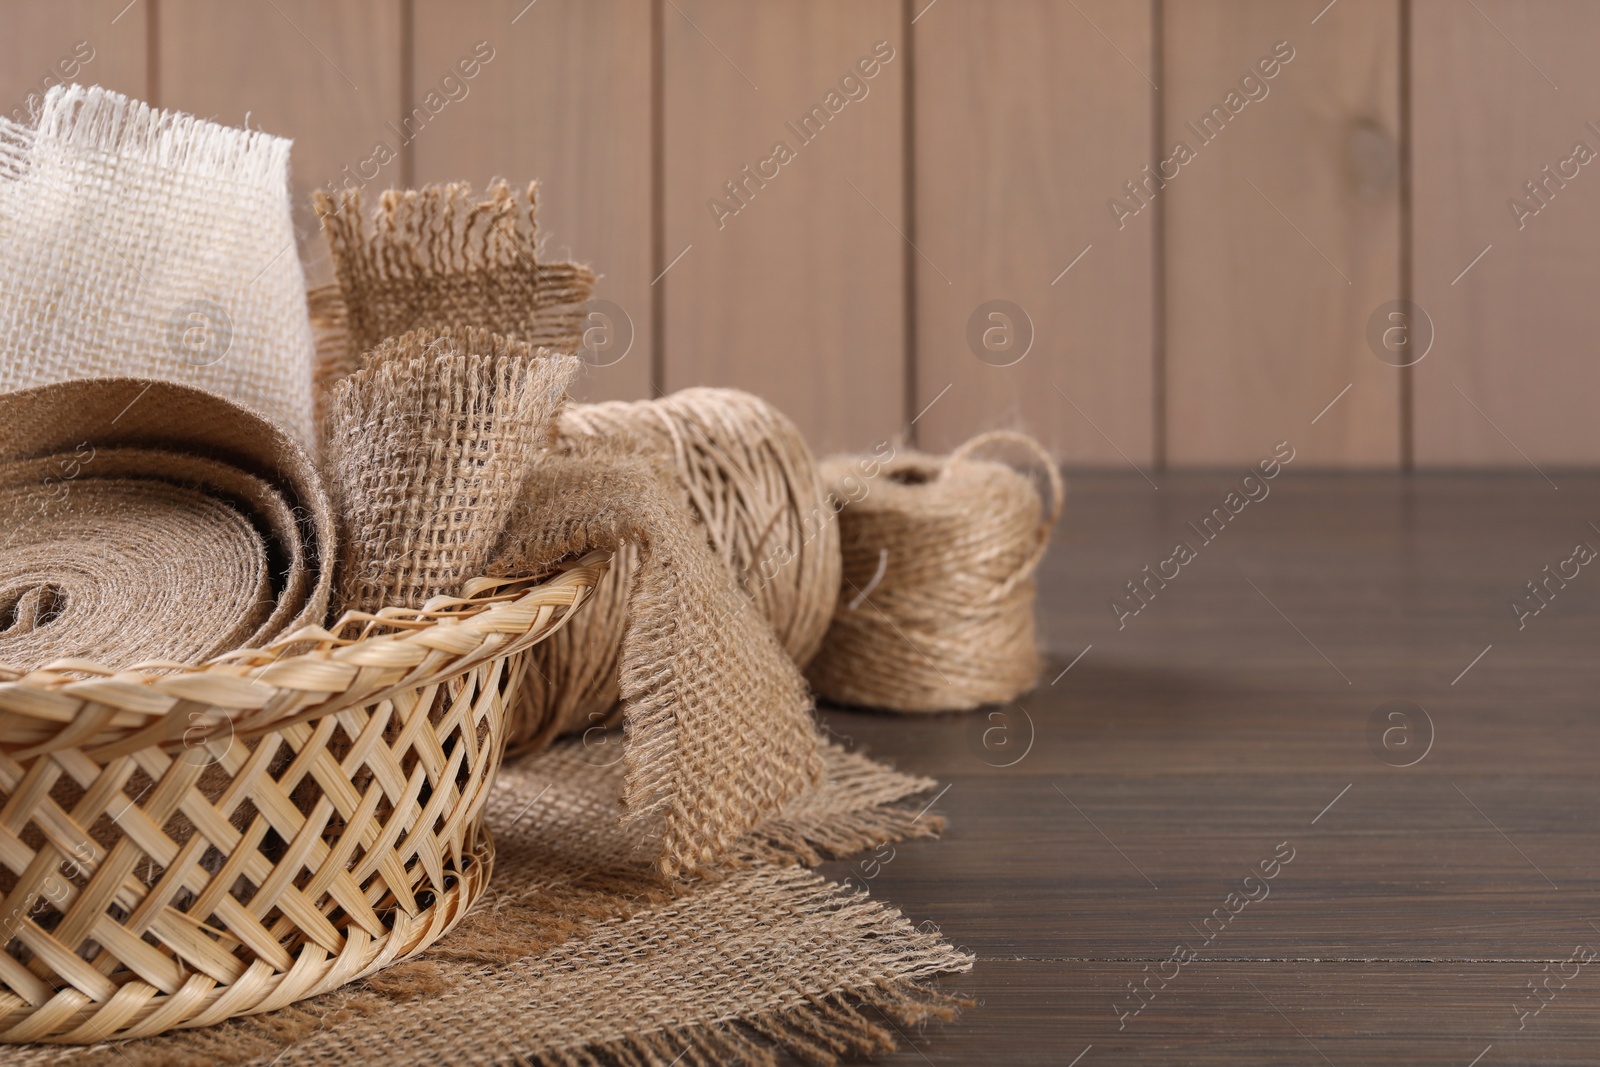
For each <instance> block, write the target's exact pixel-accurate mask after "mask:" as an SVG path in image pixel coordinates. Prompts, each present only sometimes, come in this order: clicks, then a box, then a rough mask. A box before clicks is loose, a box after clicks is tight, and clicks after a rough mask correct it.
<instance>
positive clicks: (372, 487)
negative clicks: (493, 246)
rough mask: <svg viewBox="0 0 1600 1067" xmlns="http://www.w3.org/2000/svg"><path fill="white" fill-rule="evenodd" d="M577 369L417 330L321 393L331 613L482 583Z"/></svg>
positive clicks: (573, 363) (559, 359)
mask: <svg viewBox="0 0 1600 1067" xmlns="http://www.w3.org/2000/svg"><path fill="white" fill-rule="evenodd" d="M577 369H578V361H577V359H576V358H574V357H572V356H553V355H549V354H548V353H542V352H536V351H535V350H534V349H533V347H532V346H531V345H528V344H524V343H522V342H518V341H511V340H507V339H506V338H503V337H499V336H496V335H494V334H491V333H488V332H487V331H484V330H474V329H445V330H416V331H413V332H411V333H407V334H405V335H404V336H401V337H397V338H392V339H390V340H388V341H385V342H384V343H383V344H381V345H379V346H378V347H376V348H375V349H373V350H372V351H371V352H369V353H368V354H367V356H366V357H365V364H364V366H362V367H361V369H360V370H358V371H356V372H355V373H354V374H352V375H350V376H349V377H348V378H345V379H344V380H342V381H340V382H338V383H337V384H336V385H335V386H334V388H333V391H332V394H331V395H330V397H329V399H328V401H327V407H328V422H327V429H326V431H325V434H324V443H323V447H324V451H325V452H326V464H327V470H328V476H329V481H330V484H331V488H332V490H333V496H334V501H335V503H336V504H337V506H338V510H339V515H340V521H341V524H342V528H343V537H342V544H343V552H342V553H341V557H340V567H341V574H340V580H339V588H340V598H339V599H340V606H341V607H342V608H343V609H346V610H359V611H376V610H378V609H379V608H383V607H387V606H390V605H398V606H402V607H420V606H421V605H422V604H423V603H425V602H426V601H427V600H428V599H429V598H430V597H433V596H437V595H439V594H441V593H443V594H448V595H452V596H453V595H455V594H457V593H459V592H460V590H461V586H462V584H463V583H465V582H466V581H468V580H469V579H472V578H477V577H481V576H482V575H483V574H484V572H485V569H486V568H487V567H488V564H489V559H490V555H491V553H492V551H493V549H494V546H495V542H496V541H497V540H498V539H499V537H500V533H501V531H502V530H503V529H504V527H505V524H506V520H507V519H508V518H509V517H510V515H511V513H512V509H513V508H514V507H515V506H516V505H517V502H518V500H517V498H518V494H519V493H520V492H521V490H522V486H523V483H524V482H525V481H526V480H527V477H528V472H529V470H530V468H531V465H532V463H533V459H534V457H535V456H536V455H537V454H538V452H539V451H540V449H541V448H542V447H543V446H544V444H545V442H546V440H547V439H548V437H549V426H550V422H551V419H552V417H553V416H554V414H555V412H556V411H557V410H558V409H559V408H560V406H561V403H562V401H563V400H564V399H565V396H566V388H567V384H568V383H569V382H570V381H571V380H572V377H573V375H574V374H575V373H576V372H577Z"/></svg>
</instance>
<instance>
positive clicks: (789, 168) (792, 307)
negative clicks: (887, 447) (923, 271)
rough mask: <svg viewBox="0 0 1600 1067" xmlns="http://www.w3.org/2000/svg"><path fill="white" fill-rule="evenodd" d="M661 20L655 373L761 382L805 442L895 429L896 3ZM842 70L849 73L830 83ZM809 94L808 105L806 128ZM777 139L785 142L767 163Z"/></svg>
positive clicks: (780, 7) (693, 8)
mask: <svg viewBox="0 0 1600 1067" xmlns="http://www.w3.org/2000/svg"><path fill="white" fill-rule="evenodd" d="M663 19H664V22H663V34H664V48H665V71H664V77H665V93H666V99H665V101H664V114H665V119H664V121H665V128H664V131H663V136H664V141H665V152H666V159H665V183H666V184H665V191H664V203H665V227H666V229H665V235H666V240H665V251H664V260H665V262H663V263H662V268H663V269H664V270H666V274H665V275H664V276H663V277H662V278H661V280H660V281H659V282H658V283H657V285H656V289H657V294H656V296H657V299H664V300H665V301H666V315H665V322H666V328H665V333H666V340H665V346H666V350H665V360H666V375H665V377H666V388H667V390H668V391H671V390H675V389H681V388H683V387H685V386H689V385H723V386H736V387H739V388H742V389H747V390H749V391H751V392H754V393H758V394H760V395H762V396H764V397H765V398H766V399H768V400H771V401H773V402H775V403H777V404H778V405H779V406H780V407H782V409H783V410H784V411H785V412H786V413H787V414H788V415H789V416H790V417H792V418H793V419H794V420H795V422H796V423H797V424H798V425H799V426H800V428H801V430H802V431H804V432H805V434H806V437H807V439H808V441H810V443H811V445H812V446H813V448H815V449H816V450H817V451H818V452H827V451H832V450H838V449H847V448H866V447H869V446H870V445H871V444H872V443H873V442H875V441H878V440H882V439H885V438H888V437H892V436H894V435H895V434H896V433H897V432H898V431H899V430H900V429H901V426H902V423H903V422H904V410H905V395H904V381H905V312H904V307H905V304H904V300H905V286H904V262H905V261H904V247H905V246H904V242H903V238H902V237H901V233H900V231H903V230H904V228H905V218H904V215H905V212H904V171H903V169H902V167H903V150H902V145H903V120H904V114H903V110H902V107H903V100H904V93H903V91H902V90H903V81H902V78H903V68H904V64H905V56H904V54H903V53H904V50H905V41H904V40H903V35H902V32H901V31H902V27H901V5H900V4H899V3H898V2H896V0H865V2H863V0H817V2H813V3H806V4H777V5H763V6H761V7H759V8H755V7H751V6H749V5H747V4H743V3H739V2H737V0H672V3H671V4H669V5H668V6H667V7H666V8H665V9H664V14H663ZM879 42H884V44H883V45H882V46H881V48H882V49H883V50H885V51H883V52H882V54H884V55H888V54H889V53H888V52H887V51H886V50H888V49H892V50H893V53H892V54H893V56H894V58H892V59H889V60H888V61H887V62H884V63H881V64H880V66H879V68H878V69H877V71H876V75H875V76H874V77H873V78H871V79H870V80H867V79H861V78H860V76H859V75H856V74H854V71H855V66H856V64H857V63H858V61H861V60H862V59H863V58H864V57H870V56H872V55H873V50H874V47H875V46H878V43H879ZM847 76H851V77H853V78H855V79H857V80H856V81H853V82H852V83H851V84H852V85H853V86H857V87H856V88H848V87H847V88H841V85H840V82H841V79H844V78H846V77H847ZM863 91H864V92H865V95H864V96H863V95H861V94H862V92H863ZM847 92H849V93H852V94H853V95H856V96H858V97H859V99H855V100H854V101H851V100H849V98H848V97H847V96H846V95H845V94H846V93H847ZM829 94H834V95H833V96H830V95H829ZM813 108H823V109H824V110H823V112H822V118H820V119H813V120H812V125H811V126H810V127H807V128H805V129H802V128H801V127H802V119H803V118H804V117H805V116H806V115H808V114H810V113H811V111H812V109H813ZM830 111H836V112H837V113H834V114H830V113H829V112H830ZM790 124H793V126H794V127H795V129H791V128H790ZM796 130H799V133H797V132H796ZM807 130H810V131H811V132H809V133H808V132H807ZM819 130H820V132H817V131H819ZM779 142H781V143H783V144H784V145H786V146H787V150H788V152H789V153H792V158H791V159H789V162H787V163H783V162H781V161H780V162H776V163H771V164H768V163H767V162H766V161H768V160H772V159H775V158H781V157H782V156H783V155H784V153H775V146H776V145H777V144H778V143H779ZM764 164H765V172H766V174H767V175H768V177H767V178H766V179H762V177H761V174H760V169H761V168H762V167H763V165H764ZM746 166H748V167H749V168H750V173H751V174H752V175H754V178H746V177H745V176H744V173H743V169H744V168H745V167H746ZM774 170H776V176H773V174H774ZM735 179H737V180H739V181H740V182H743V183H745V184H744V186H743V189H744V191H743V193H741V194H740V196H739V199H737V200H735V199H732V198H731V194H730V192H729V190H728V187H727V183H730V182H733V181H734V180H735ZM712 202H721V203H723V204H724V205H731V206H725V207H724V209H723V210H724V211H726V212H732V211H733V210H734V208H737V209H738V210H737V214H723V213H720V212H717V211H715V210H714V209H713V208H712V207H711V206H710V205H711V203H712ZM741 204H742V205H743V206H740V205H741ZM686 250H687V251H686ZM680 255H681V256H682V258H681V259H679V258H678V257H679V256H680Z"/></svg>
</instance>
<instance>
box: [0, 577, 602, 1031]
mask: <svg viewBox="0 0 1600 1067" xmlns="http://www.w3.org/2000/svg"><path fill="white" fill-rule="evenodd" d="M606 564H607V557H606V556H605V554H603V553H600V554H595V555H591V556H587V557H585V558H584V559H582V560H579V561H577V562H575V563H572V564H570V565H567V566H565V567H563V568H560V569H559V570H557V571H554V572H552V573H550V574H546V575H542V576H540V577H537V578H530V579H526V580H519V581H511V582H506V581H491V580H487V579H484V580H480V581H477V582H474V583H473V584H472V585H471V586H469V587H468V588H467V589H466V591H465V592H464V594H463V596H462V597H461V598H445V597H439V598H435V599H434V600H432V601H430V602H429V603H428V605H427V606H426V607H424V608H423V609H420V610H416V611H399V610H396V609H386V610H385V611H384V612H382V613H380V614H379V615H378V616H372V615H356V614H352V615H347V616H346V617H345V618H344V619H343V620H341V621H340V623H339V624H338V626H336V627H335V629H334V630H333V631H331V632H329V631H316V632H315V633H314V639H312V640H308V639H307V638H306V635H305V634H304V633H302V634H301V635H298V636H299V639H298V640H297V641H290V640H287V639H286V640H284V641H282V642H278V643H276V644H274V645H270V646H268V647H265V648H260V649H248V650H243V651H240V652H235V653H231V654H229V655H227V656H223V657H219V658H218V659H217V660H215V661H213V662H211V663H209V664H206V665H204V666H200V667H179V666H177V665H171V666H170V667H169V666H167V665H161V666H159V667H157V668H146V669H144V670H126V671H121V672H116V673H113V672H110V671H106V670H103V669H100V668H97V667H95V666H94V665H93V664H88V663H82V662H78V661H61V662H57V663H54V664H51V665H49V667H48V668H47V669H41V670H38V671H34V672H32V673H31V674H27V675H22V676H19V675H17V674H16V673H15V672H10V673H6V672H0V803H3V807H0V895H3V897H4V902H3V904H0V929H3V933H0V938H3V939H4V940H5V949H4V950H3V951H0V1041H6V1042H19V1041H57V1042H68V1043H88V1042H95V1041H102V1040H105V1039H108V1038H128V1037H144V1036H149V1035H151V1034H157V1033H160V1032H162V1031H164V1030H170V1029H173V1028H176V1027H188V1026H206V1025H209V1024H212V1023H216V1022H220V1021H222V1020H224V1019H227V1018H231V1017H233V1016H237V1015H248V1014H253V1013H255V1012H263V1011H270V1010H272V1009H274V1008H279V1007H282V1006H284V1005H286V1004H290V1003H292V1002H294V1001H297V1000H301V999H303V998H305V997H310V996H314V995H316V994H318V993H324V992H327V991H328V990H331V989H334V988H336V987H338V986H341V985H344V984H345V983H347V982H351V981H354V980H355V979H358V978H361V977H363V976H365V975H368V974H371V973H372V972H374V971H376V970H378V969H379V968H382V967H384V966H387V965H389V964H391V963H394V962H396V961H398V960H401V959H404V958H405V957H407V956H409V955H412V954H415V953H417V952H419V951H421V950H422V949H424V948H425V947H427V946H428V945H429V944H431V943H432V942H433V941H435V940H436V939H438V938H439V937H440V936H441V935H442V934H444V933H445V932H446V931H447V930H449V929H450V928H451V927H452V926H454V925H455V923H456V922H458V921H459V920H460V919H461V917H462V916H463V915H464V914H465V913H466V910H467V909H468V908H469V907H470V906H471V905H472V903H473V902H474V901H475V900H476V899H477V898H478V896H479V895H480V894H481V893H482V892H483V890H484V888H485V886H486V884H487V882H488V878H489V871H490V868H491V866H492V863H493V857H494V852H493V848H492V845H491V842H490V840H489V835H488V833H487V832H486V830H485V829H484V827H483V824H482V811H483V805H484V801H485V798H486V797H487V795H488V791H489V787H490V785H491V784H492V781H493V778H494V773H495V770H496V769H497V767H498V766H499V763H500V758H501V755H502V753H503V751H504V747H505V710H506V704H507V699H508V697H509V696H510V695H511V689H512V688H513V687H514V686H515V685H516V680H517V679H518V678H519V677H520V675H521V673H522V671H521V667H522V662H523V658H524V657H525V656H526V654H527V650H528V649H529V648H530V647H531V646H532V645H534V644H536V643H537V642H539V641H541V640H543V639H544V638H546V637H548V636H549V635H550V634H551V633H553V632H555V631H556V630H557V629H559V628H560V627H561V626H562V625H563V624H564V622H565V621H566V620H567V618H569V617H570V615H571V612H572V611H573V610H574V609H575V608H577V607H578V605H580V604H581V603H582V602H583V601H584V600H585V599H586V598H587V596H588V595H589V593H590V592H591V591H592V590H593V589H594V586H595V583H596V582H597V581H598V580H599V577H600V575H601V574H602V573H603V572H604V570H605V567H606Z"/></svg>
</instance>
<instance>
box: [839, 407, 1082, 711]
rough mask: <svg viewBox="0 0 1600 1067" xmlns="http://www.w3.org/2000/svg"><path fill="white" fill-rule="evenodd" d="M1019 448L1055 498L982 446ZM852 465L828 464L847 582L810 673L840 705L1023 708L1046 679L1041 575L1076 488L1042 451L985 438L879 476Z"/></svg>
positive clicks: (1019, 439)
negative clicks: (984, 454) (1039, 630)
mask: <svg viewBox="0 0 1600 1067" xmlns="http://www.w3.org/2000/svg"><path fill="white" fill-rule="evenodd" d="M996 445H1009V446H1011V447H1013V448H1016V449H1020V450H1023V451H1026V452H1027V453H1028V454H1029V455H1030V456H1031V457H1032V459H1034V460H1035V461H1036V462H1037V466H1038V470H1039V473H1040V474H1041V475H1042V480H1043V482H1044V483H1045V488H1046V489H1047V490H1048V492H1047V493H1042V492H1040V491H1039V489H1037V488H1036V487H1035V484H1034V480H1033V479H1032V478H1030V477H1029V476H1028V475H1027V474H1024V473H1022V472H1021V471H1019V470H1017V469H1014V468H1012V467H1010V466H1007V465H1005V464H1002V463H996V462H993V461H990V460H982V459H978V458H976V453H978V452H979V451H980V450H984V449H989V448H992V447H993V446H996ZM868 469H870V467H863V465H862V464H861V462H860V461H858V460H856V459H855V458H853V457H841V458H835V459H831V460H828V461H826V462H825V463H824V464H823V477H824V479H825V480H826V481H827V482H828V483H829V485H830V486H831V488H832V491H833V492H834V493H836V494H838V495H839V496H840V497H842V498H844V499H846V500H848V501H849V503H847V504H846V505H845V507H844V509H843V510H842V511H841V512H840V514H839V536H840V545H841V549H842V553H843V567H844V584H843V587H842V589H841V591H840V594H839V601H838V607H837V608H836V609H835V611H834V616H833V623H832V625H831V626H830V627H829V629H828V633H827V637H826V639H825V640H824V642H823V646H822V649H821V651H820V652H819V653H818V654H817V658H816V659H815V660H814V661H812V664H811V669H810V670H809V672H808V678H809V679H810V681H811V684H812V686H813V687H814V688H815V689H816V691H817V694H818V695H819V696H821V697H823V698H824V699H827V700H830V701H832V702H834V703H837V704H850V705H856V706H860V707H868V708H881V709H885V710H890V711H907V712H923V711H965V710H969V709H971V708H975V707H979V706H981V705H983V704H992V703H999V702H1003V701H1007V700H1012V699H1014V698H1015V697H1017V696H1018V695H1020V694H1021V693H1024V692H1026V691H1027V690H1029V689H1031V688H1032V687H1033V685H1034V683H1035V681H1036V679H1037V678H1038V674H1039V653H1038V650H1037V648H1036V647H1035V644H1034V623H1033V604H1034V581H1033V574H1034V571H1035V569H1036V568H1037V567H1038V565H1039V562H1040V560H1042V559H1043V558H1044V554H1045V552H1046V550H1047V549H1048V548H1049V542H1050V529H1051V527H1052V526H1054V525H1055V521H1056V519H1057V518H1058V517H1059V516H1060V514H1061V506H1062V502H1063V500H1064V497H1065V488H1064V486H1063V484H1062V481H1061V475H1060V473H1059V472H1058V471H1057V470H1056V466H1055V463H1054V462H1053V461H1052V460H1051V459H1050V456H1049V454H1048V453H1046V452H1045V451H1044V449H1043V448H1042V447H1040V445H1039V444H1038V442H1036V441H1034V440H1033V439H1032V438H1031V437H1027V436H1024V435H1022V434H1016V433H989V434H983V435H980V436H978V437H975V438H973V439H972V440H970V441H968V442H967V443H966V444H964V445H962V446H961V447H960V448H958V449H957V450H956V451H955V452H953V453H952V454H951V455H950V456H948V457H938V456H929V455H923V454H918V453H910V454H903V455H901V456H898V457H895V458H893V459H891V460H889V461H887V462H885V463H883V464H882V465H881V467H880V468H877V469H876V472H875V474H873V475H870V476H869V475H868V474H867V470H868Z"/></svg>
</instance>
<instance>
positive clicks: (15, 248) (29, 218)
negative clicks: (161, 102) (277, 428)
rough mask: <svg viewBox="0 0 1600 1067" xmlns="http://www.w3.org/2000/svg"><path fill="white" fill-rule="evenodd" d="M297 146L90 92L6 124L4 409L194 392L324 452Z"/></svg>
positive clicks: (1, 319)
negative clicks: (72, 399) (298, 203)
mask: <svg viewBox="0 0 1600 1067" xmlns="http://www.w3.org/2000/svg"><path fill="white" fill-rule="evenodd" d="M289 144H290V142H289V141H287V140H285V139H283V138H280V137H272V136H269V135H267V134H264V133H261V132H259V131H257V132H251V131H246V130H238V129H231V128H229V127H225V126H219V125H217V124H216V123H212V122H206V121H203V120H201V119H196V118H193V117H191V116H188V115H182V114H178V113H176V112H168V111H158V110H156V109H155V108H152V107H150V106H149V105H147V104H142V103H139V102H137V101H133V100H129V99H128V98H127V97H124V96H121V95H119V94H117V93H113V92H110V91H108V90H105V89H101V88H98V87H96V88H90V89H86V88H84V87H82V86H78V85H67V86H56V87H55V88H52V89H51V90H49V91H48V92H47V93H46V94H45V97H44V102H43V104H42V106H41V109H40V112H39V115H38V119H37V125H36V126H34V127H27V126H21V125H18V124H17V123H14V122H11V121H10V120H8V119H0V392H4V391H9V390H14V389H25V388H28V387H30V386H34V385H41V384H44V383H48V382H55V381H62V380H65V379H68V378H85V377H95V376H105V375H128V376H132V377H140V378H152V379H164V380H169V381H177V382H186V383H189V384H192V385H196V386H199V387H201V388H204V389H208V390H210V391H212V392H216V393H219V394H221V395H223V396H227V397H230V398H232V399H234V400H237V401H240V402H241V403H243V404H244V405H245V406H246V407H249V408H252V409H254V410H258V411H264V412H267V413H269V414H270V415H272V416H273V417H274V418H275V419H276V420H278V421H279V422H280V423H281V424H282V425H283V426H285V427H287V428H288V429H289V431H290V433H291V434H293V435H294V436H296V437H297V439H298V440H299V441H300V442H301V443H302V444H306V445H310V444H312V443H313V425H312V390H311V370H312V358H313V344H312V336H311V325H310V321H309V319H308V318H307V314H306V296H305V276H304V274H303V273H302V271H301V267H300V259H299V257H298V256H297V255H296V254H295V235H294V227H293V223H292V220H291V215H290V209H289V195H288V167H289ZM73 443H74V444H75V443H76V442H73Z"/></svg>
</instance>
